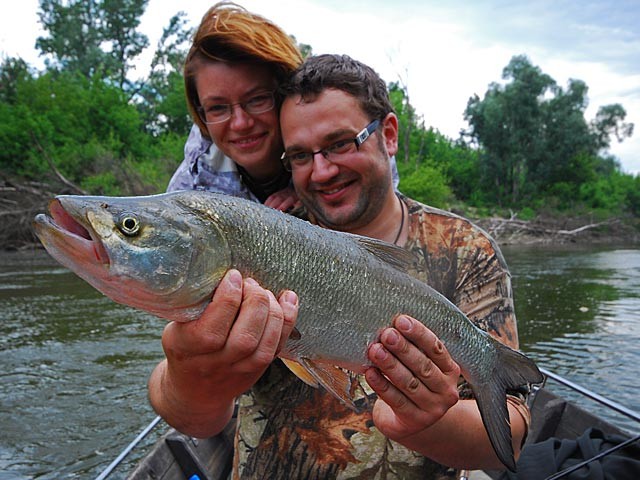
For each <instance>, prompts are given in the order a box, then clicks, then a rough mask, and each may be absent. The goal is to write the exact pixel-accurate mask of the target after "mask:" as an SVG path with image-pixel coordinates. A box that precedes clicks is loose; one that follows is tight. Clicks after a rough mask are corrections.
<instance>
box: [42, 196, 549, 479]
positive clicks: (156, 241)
mask: <svg viewBox="0 0 640 480" xmlns="http://www.w3.org/2000/svg"><path fill="white" fill-rule="evenodd" d="M49 210H50V214H51V217H48V216H46V215H43V214H41V215H38V216H37V217H36V219H35V221H34V226H35V230H36V233H37V235H38V237H39V238H40V240H41V241H42V243H43V244H44V246H45V248H46V249H47V250H48V251H49V253H50V254H51V255H52V256H53V257H54V258H55V259H56V260H57V261H59V262H60V263H62V264H63V265H65V266H66V267H68V268H69V269H71V270H72V271H74V272H75V273H76V274H77V275H79V276H80V277H82V278H83V279H85V280H86V281H87V282H89V283H90V284H91V285H93V286H94V287H95V288H97V289H98V290H99V291H101V292H102V293H104V294H105V295H107V296H108V297H110V298H112V299H113V300H115V301H116V302H120V303H123V304H126V305H130V306H133V307H137V308H139V309H142V310H146V311H148V312H151V313H153V314H155V315H157V316H160V317H164V318H166V319H170V320H176V321H179V322H185V321H189V320H193V319H195V318H197V317H198V316H199V315H200V314H201V313H202V311H203V310H204V308H205V306H206V305H207V304H208V303H209V301H210V299H211V296H212V292H213V290H214V289H215V288H216V286H217V285H218V282H219V281H220V280H221V278H222V277H223V276H224V274H225V272H227V270H229V269H230V268H236V269H238V270H239V271H240V272H241V273H242V274H243V275H244V276H250V277H253V278H254V279H255V280H256V281H258V282H259V283H260V284H261V285H262V286H264V287H265V288H268V289H270V290H272V291H273V292H274V293H276V294H277V293H278V292H280V291H282V290H284V289H291V290H294V291H295V292H296V293H297V294H298V297H299V302H300V307H299V314H298V321H297V323H296V332H295V335H292V336H291V338H290V339H289V340H288V341H287V343H286V346H285V348H284V350H283V351H282V352H281V354H280V356H281V357H282V358H283V359H285V360H286V362H287V364H288V365H289V366H290V367H292V366H295V367H297V368H293V369H294V370H298V371H299V370H300V368H299V367H300V366H302V369H303V370H304V372H305V374H304V375H300V376H301V378H303V379H305V381H307V382H308V383H312V384H313V383H316V384H320V385H323V386H324V387H325V388H327V389H328V390H329V391H331V392H332V393H333V394H334V395H336V396H337V397H338V398H340V399H341V400H342V401H344V402H345V403H346V404H348V405H350V406H353V402H352V400H351V398H350V397H349V393H348V390H347V388H346V382H341V381H339V377H337V376H336V372H338V371H341V370H339V369H336V368H335V367H334V366H340V367H343V368H346V369H349V370H352V371H355V372H363V371H364V370H365V368H366V365H368V363H369V362H368V360H367V357H366V351H367V346H368V345H369V344H371V343H372V342H374V341H375V340H376V339H377V336H378V335H379V332H380V330H381V329H382V328H384V327H386V326H388V325H389V324H390V322H391V319H392V318H393V317H394V316H395V315H397V314H399V313H405V314H408V315H411V316H413V317H415V318H416V319H418V320H419V321H421V322H423V323H424V324H425V325H426V326H427V327H429V328H430V329H431V330H432V331H433V332H434V333H435V334H436V335H437V336H438V337H439V338H440V339H441V340H442V341H443V342H444V344H445V345H446V347H447V349H448V350H449V352H450V353H451V355H452V357H453V358H454V359H455V361H456V362H457V363H458V364H459V365H460V367H461V370H462V373H463V375H464V377H465V378H466V379H467V381H468V382H469V383H470V385H471V387H472V389H473V392H474V394H475V397H476V399H477V403H478V407H479V409H480V412H481V414H482V419H483V422H484V425H485V428H486V430H487V432H488V434H489V438H490V439H491V443H492V445H493V447H494V449H495V451H496V453H497V455H498V457H499V458H500V460H501V461H502V462H503V463H504V464H505V466H507V467H508V468H509V469H511V470H514V469H515V462H514V456H513V450H512V446H511V430H510V426H509V416H508V410H507V406H506V398H505V392H506V390H507V389H510V388H516V387H519V386H521V385H523V384H527V383H538V382H540V381H542V375H541V374H540V371H539V370H538V368H537V367H536V366H535V364H534V363H533V362H532V361H531V360H530V359H528V358H527V357H526V356H524V355H523V354H521V353H519V352H516V351H514V350H512V349H510V348H508V347H507V346H505V345H503V344H501V343H499V342H498V341H496V340H494V339H493V338H492V337H491V336H489V335H488V334H487V333H485V332H483V331H482V330H480V329H479V328H477V327H476V326H475V325H473V324H472V323H471V322H470V321H469V320H468V319H467V317H466V316H465V315H464V314H463V313H462V312H461V311H460V310H459V309H458V308H457V307H456V306H455V305H453V304H452V303H451V302H450V301H449V300H447V299H446V298H445V297H444V296H442V295H441V294H439V293H438V292H436V291H435V290H433V289H432V288H431V287H429V286H428V285H427V284H425V283H423V282H421V281H419V280H417V279H415V278H414V277H412V276H410V275H409V274H407V273H406V268H407V267H408V265H409V263H410V261H411V257H410V254H409V253H408V252H406V251H405V250H403V249H401V248H398V247H395V246H393V245H389V244H387V243H384V242H380V241H378V240H374V239H370V238H365V237H359V236H356V235H350V234H346V233H340V232H334V231H331V230H327V229H323V228H320V227H316V226H313V225H311V224H309V223H308V222H304V221H302V220H299V219H297V218H294V217H292V216H290V215H285V214H283V213H280V212H278V211H276V210H273V209H270V208H267V207H264V206H262V205H259V204H256V203H252V202H248V201H245V200H240V199H237V198H234V197H230V196H226V195H218V194H213V193H208V192H178V193H170V194H162V195H152V196H146V197H84V196H59V197H56V199H54V200H53V201H52V202H51V204H50V206H49ZM293 362H296V364H297V365H294V364H293Z"/></svg>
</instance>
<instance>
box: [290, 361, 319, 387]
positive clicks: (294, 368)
mask: <svg viewBox="0 0 640 480" xmlns="http://www.w3.org/2000/svg"><path fill="white" fill-rule="evenodd" d="M280 360H282V362H283V363H284V364H285V365H286V366H287V368H288V369H289V370H291V373H293V374H294V375H295V376H296V377H298V378H299V379H300V380H302V381H303V382H304V383H306V384H307V385H309V386H310V387H313V388H318V387H319V386H320V383H319V382H318V381H317V380H316V378H315V377H314V376H313V375H312V374H311V373H310V372H309V370H307V368H306V367H305V366H304V365H301V364H299V363H298V362H296V361H295V360H289V359H286V358H280Z"/></svg>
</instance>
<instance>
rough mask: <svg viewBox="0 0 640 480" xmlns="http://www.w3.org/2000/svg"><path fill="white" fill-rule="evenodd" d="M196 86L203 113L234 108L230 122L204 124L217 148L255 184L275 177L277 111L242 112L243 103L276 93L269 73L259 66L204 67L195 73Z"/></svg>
mask: <svg viewBox="0 0 640 480" xmlns="http://www.w3.org/2000/svg"><path fill="white" fill-rule="evenodd" d="M195 85H196V90H197V92H198V98H199V100H200V105H201V106H202V108H203V109H204V110H209V111H211V110H212V109H224V106H223V105H225V104H234V105H232V107H231V117H230V118H228V119H226V120H224V121H222V122H219V123H209V124H207V130H208V132H209V135H210V136H211V139H212V140H213V141H214V142H215V144H216V145H217V146H218V148H219V149H220V150H222V152H223V153H224V154H225V155H226V156H228V157H229V158H231V159H232V160H233V161H234V162H236V163H237V164H238V165H240V166H241V167H243V168H244V169H245V170H246V171H247V172H248V173H249V175H251V176H252V177H253V178H254V179H255V180H258V181H260V180H268V179H271V178H273V177H274V176H276V175H277V174H278V173H279V172H280V171H281V170H282V165H281V162H280V155H281V154H282V151H283V148H282V138H281V135H280V124H279V121H278V110H277V108H276V107H274V108H272V109H270V110H268V111H266V112H262V113H257V114H255V113H254V114H249V113H247V112H246V111H245V109H244V108H245V107H244V102H247V101H249V100H252V99H254V98H261V97H260V95H261V94H265V93H267V94H268V93H270V92H273V91H274V90H275V89H276V87H277V84H276V79H275V77H274V76H273V74H272V73H271V71H270V70H269V69H268V68H267V67H265V66H262V65H252V64H233V65H229V64H226V63H221V62H215V63H203V64H202V65H201V66H200V67H199V68H198V71H197V73H196V76H195ZM262 98H264V97H262ZM241 104H242V105H241Z"/></svg>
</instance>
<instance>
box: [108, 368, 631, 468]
mask: <svg viewBox="0 0 640 480" xmlns="http://www.w3.org/2000/svg"><path fill="white" fill-rule="evenodd" d="M541 370H542V372H543V374H544V376H545V382H544V383H543V384H542V385H540V386H537V387H536V388H534V389H533V391H532V394H531V395H530V399H529V406H530V408H531V418H532V421H531V428H530V431H529V434H528V436H527V441H526V443H525V446H524V450H523V455H524V452H525V451H526V449H527V446H529V445H534V444H538V443H539V442H543V441H545V440H547V439H550V438H555V439H576V438H578V437H579V436H580V435H583V433H584V432H585V431H587V429H590V428H595V429H598V430H599V431H601V432H603V433H604V434H606V435H613V436H615V437H616V438H618V439H620V443H619V444H618V446H617V447H616V448H615V450H620V449H621V448H623V447H626V446H628V445H631V444H637V443H638V440H640V436H639V435H638V434H637V432H636V433H632V432H628V431H626V430H623V429H622V428H620V427H618V426H616V425H614V424H613V423H610V422H608V421H606V420H605V419H603V418H601V417H600V416H598V415H596V414H595V413H593V412H589V411H587V410H586V409H584V408H582V407H580V406H578V405H576V404H575V403H574V402H572V401H569V400H567V399H566V398H563V397H562V396H561V395H559V394H557V393H554V391H553V388H552V387H550V386H549V385H548V383H549V380H553V381H554V382H556V383H560V384H562V385H564V386H565V387H568V388H570V389H572V390H574V391H575V392H578V393H579V394H580V395H582V396H584V397H587V398H590V399H591V400H593V401H595V402H598V403H600V404H602V405H604V406H605V407H606V408H608V409H611V410H612V411H615V412H617V413H618V414H621V415H624V416H626V417H628V418H631V419H633V420H635V421H637V422H640V414H639V413H637V412H634V411H632V410H630V409H628V408H626V407H624V406H622V405H619V404H617V403H616V402H613V401H611V400H609V399H607V398H604V397H602V396H600V395H598V394H596V393H594V392H591V391H589V390H588V389H586V388H584V387H581V386H579V385H577V384H575V383H572V382H571V381H569V380H567V379H565V378H563V377H561V376H559V375H556V374H554V373H552V372H550V371H548V370H545V369H541ZM158 421H159V418H157V419H156V420H155V422H156V423H158ZM153 423H154V422H152V424H153ZM151 428H152V427H151V426H150V427H148V429H149V430H150V429H151ZM234 428H235V425H234V422H230V424H229V425H227V427H226V428H225V430H224V431H223V432H221V433H220V434H218V435H216V436H214V437H211V438H207V439H202V440H198V439H194V438H192V437H189V436H186V435H183V434H181V433H179V432H177V431H176V430H174V429H172V428H170V429H169V430H168V431H167V432H166V433H164V434H163V435H162V436H161V437H160V438H159V439H158V441H157V442H156V443H155V445H154V446H153V447H152V449H151V451H150V452H149V453H148V454H147V455H146V456H145V457H144V458H143V459H142V460H141V461H140V462H139V463H138V465H137V466H136V467H135V468H134V470H133V471H132V472H131V473H130V474H129V475H128V476H127V479H128V480H226V479H227V478H228V477H229V473H230V471H231V466H232V457H233V434H234ZM144 435H146V433H145V432H143V433H142V434H141V435H139V436H138V438H137V439H136V440H135V441H134V442H136V443H137V442H138V441H139V440H140V439H141V438H142V437H143V436H144ZM132 448H133V447H132V445H130V446H129V447H128V448H127V449H125V451H123V453H122V454H121V455H120V456H119V457H118V458H117V459H116V460H115V461H114V462H112V464H111V465H110V466H109V467H108V468H107V469H106V470H105V471H104V472H103V474H102V475H101V476H100V477H98V478H97V479H96V480H103V479H105V478H107V476H108V475H109V474H110V473H111V471H113V469H114V468H115V467H116V466H117V464H118V463H120V461H121V460H122V458H124V456H126V454H127V453H128V452H129V451H130V450H131V449H132ZM639 448H640V447H639ZM638 451H640V450H636V452H638ZM606 454H607V453H605V455H606ZM587 460H590V459H587ZM637 460H638V464H639V465H640V458H637ZM585 463H586V462H585ZM639 468H640V467H639ZM575 469H576V468H575V467H574V470H575ZM566 473H569V472H568V471H567V472H566ZM502 475H503V473H502V472H497V471H495V472H493V471H486V472H463V477H461V478H468V479H470V480H480V479H483V480H484V479H487V480H488V479H491V480H498V479H500V478H501V476H502ZM562 476H563V472H559V473H558V475H557V476H555V475H554V476H553V478H561V477H562ZM549 478H551V477H549ZM634 478H636V477H634ZM637 478H640V471H639V472H638V477H637Z"/></svg>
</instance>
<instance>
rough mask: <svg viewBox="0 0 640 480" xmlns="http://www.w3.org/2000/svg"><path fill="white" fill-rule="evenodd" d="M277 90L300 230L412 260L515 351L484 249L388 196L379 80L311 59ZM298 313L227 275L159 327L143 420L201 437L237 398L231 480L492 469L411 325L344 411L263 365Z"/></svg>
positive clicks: (435, 345)
mask: <svg viewBox="0 0 640 480" xmlns="http://www.w3.org/2000/svg"><path fill="white" fill-rule="evenodd" d="M283 92H284V95H285V100H284V103H283V105H282V109H281V116H280V120H281V130H282V134H283V141H284V145H285V153H284V155H283V161H284V163H285V166H287V167H288V168H290V170H291V173H292V178H293V182H294V185H295V187H296V192H297V194H298V196H299V198H300V200H301V201H302V203H303V205H304V206H305V207H306V209H307V211H308V217H309V219H310V220H311V221H312V222H315V223H318V224H320V225H322V226H324V227H327V228H333V229H337V230H342V231H347V232H351V233H357V234H361V235H367V236H371V237H375V238H379V239H382V240H386V241H388V242H391V243H396V244H397V245H400V246H403V247H404V248H406V249H408V250H410V251H412V252H413V253H414V254H415V257H416V262H415V265H414V272H413V274H414V275H415V276H417V277H418V278H420V279H423V280H424V281H426V282H428V283H429V284H431V285H432V286H433V287H435V288H436V289H438V290H439V291H440V292H441V293H443V294H444V295H445V296H447V297H448V298H449V299H450V300H452V301H453V302H454V303H455V304H456V305H458V307H459V308H460V309H461V310H462V311H464V312H465V313H466V314H467V315H468V316H469V318H470V319H471V320H472V321H474V322H475V323H476V324H478V325H479V326H480V327H481V328H484V329H485V330H487V331H489V332H490V333H491V334H492V335H494V336H496V337H497V338H498V339H499V340H501V341H503V342H504V343H506V344H508V345H510V346H512V347H517V345H518V340H517V331H516V327H515V318H514V315H513V302H512V298H511V289H510V278H509V273H508V270H507V268H506V265H505V264H504V260H503V259H502V256H501V255H500V253H499V251H498V248H497V247H496V245H495V244H494V242H493V241H492V240H491V239H490V238H488V237H487V236H486V234H485V233H484V232H482V231H481V230H479V229H478V228H476V227H475V226H473V225H472V224H471V223H469V222H468V221H467V220H465V219H462V218H459V217H457V216H454V215H451V214H448V213H445V212H442V211H439V210H435V209H431V208H429V207H426V206H424V205H421V204H419V203H417V202H415V201H412V200H410V199H408V198H406V197H403V196H398V195H396V193H394V189H393V184H392V177H391V172H390V168H389V157H390V156H391V155H394V154H395V153H396V151H397V135H398V121H397V118H396V116H395V114H394V113H393V109H392V107H391V104H390V102H389V99H388V94H387V89H386V85H385V84H384V82H383V81H382V80H381V79H380V78H379V77H378V76H377V74H375V72H373V70H371V69H370V68H368V67H366V66H365V65H363V64H361V63H359V62H356V61H354V60H352V59H350V58H349V57H346V56H332V55H322V56H319V57H312V58H310V59H308V60H307V61H306V62H305V63H304V64H303V65H302V67H300V68H299V69H298V70H297V71H296V72H295V73H294V75H293V77H292V79H291V80H290V81H289V82H288V83H287V84H286V85H285V87H283ZM296 313H297V297H296V296H295V294H294V293H293V292H285V293H283V294H282V295H281V296H280V298H279V299H276V298H275V297H274V296H273V294H272V293H270V292H266V291H264V290H262V289H261V288H260V287H259V286H258V285H257V284H255V282H253V281H251V280H249V279H245V280H244V283H242V280H241V279H240V278H239V274H238V273H237V272H230V273H229V274H228V275H227V277H226V279H225V281H224V282H223V283H222V284H221V286H220V287H219V288H218V290H217V291H216V293H215V295H214V297H213V301H212V303H211V305H210V306H209V307H208V308H207V310H206V312H205V313H204V314H203V316H202V318H201V319H199V320H198V321H197V322H193V323H191V324H185V325H176V324H170V325H169V326H168V327H167V329H166V331H165V333H164V335H163V345H164V348H165V352H166V354H167V360H165V362H163V363H162V364H160V365H159V367H158V368H157V369H156V371H155V372H154V374H153V375H152V378H151V381H150V398H151V402H152V404H153V406H154V408H156V410H157V411H158V412H159V413H160V414H161V415H162V416H163V417H164V418H165V419H167V421H168V422H169V423H170V424H172V425H174V426H175V427H176V428H178V429H179V430H181V431H184V432H185V433H189V434H191V435H194V436H208V435H211V434H215V433H217V432H218V431H220V430H221V429H222V428H223V427H224V426H225V425H226V423H227V421H228V420H229V419H230V417H231V414H232V410H233V405H234V400H235V399H236V398H238V399H239V414H238V422H239V423H238V424H239V427H238V432H237V434H236V446H237V448H236V451H235V455H236V457H235V460H234V468H235V469H236V474H237V475H238V477H241V478H283V479H289V478H402V479H409V478H450V476H451V475H453V474H454V472H453V468H501V467H502V465H501V464H500V462H499V461H498V459H497V458H496V455H495V453H494V452H493V449H492V447H491V445H490V443H489V440H488V438H487V436H486V433H485V430H484V427H483V425H482V421H481V419H480V415H479V412H478V410H477V406H476V403H475V400H473V399H472V398H470V394H469V389H468V388H466V387H465V385H464V383H462V384H461V385H460V387H458V381H459V377H460V368H459V366H458V365H457V364H456V363H455V362H454V361H453V359H452V358H451V356H450V355H449V353H448V352H447V350H446V346H445V345H443V344H442V342H440V340H439V339H438V338H436V337H435V335H434V334H433V333H432V332H430V331H429V330H428V329H427V328H426V327H424V326H423V325H422V324H420V323H419V322H417V321H415V320H413V319H411V318H409V317H406V316H402V315H401V316H399V317H397V318H396V319H393V326H392V327H390V328H388V329H386V330H384V331H383V332H382V333H381V335H380V340H379V342H376V343H374V344H373V345H370V346H369V350H368V356H369V359H370V360H371V362H372V363H373V365H375V367H372V368H370V369H368V370H367V372H366V373H365V375H364V380H366V382H365V381H362V380H363V379H362V378H358V377H355V378H354V379H353V385H352V387H353V388H352V390H353V391H354V392H355V393H356V395H357V396H358V401H357V403H358V405H359V406H360V407H361V410H360V411H358V412H354V411H351V410H349V409H348V408H346V407H344V406H343V405H342V404H340V403H339V402H338V401H336V400H335V399H334V398H333V397H332V396H331V395H330V394H328V393H327V392H325V391H324V390H322V389H313V388H311V387H308V386H307V385H306V384H304V383H303V382H301V381H299V380H298V379H297V378H295V377H294V376H293V375H291V374H290V373H289V372H288V371H287V370H286V369H285V368H284V367H283V366H282V364H281V363H280V362H279V361H273V360H274V357H275V355H276V353H277V351H278V349H279V348H280V347H281V346H282V344H283V342H284V341H285V340H286V338H287V337H288V335H289V334H290V332H291V331H292V329H293V324H294V322H295V316H296ZM328 316H329V317H330V312H328ZM391 321H392V319H390V322H391ZM245 391H248V393H247V394H245V395H241V394H242V393H243V392H245ZM509 411H510V416H511V427H512V436H513V446H514V450H515V451H516V454H517V453H518V451H519V447H520V445H521V442H522V441H523V439H524V436H525V433H526V429H527V424H528V410H527V409H526V407H525V406H524V405H523V403H522V398H521V397H517V396H510V397H509ZM440 464H442V465H440ZM444 465H446V466H449V467H453V468H447V467H445V466H444Z"/></svg>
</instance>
